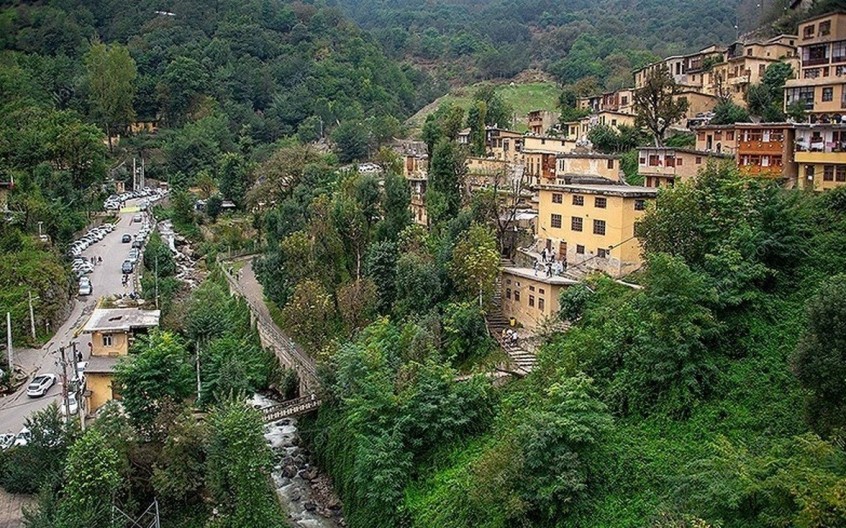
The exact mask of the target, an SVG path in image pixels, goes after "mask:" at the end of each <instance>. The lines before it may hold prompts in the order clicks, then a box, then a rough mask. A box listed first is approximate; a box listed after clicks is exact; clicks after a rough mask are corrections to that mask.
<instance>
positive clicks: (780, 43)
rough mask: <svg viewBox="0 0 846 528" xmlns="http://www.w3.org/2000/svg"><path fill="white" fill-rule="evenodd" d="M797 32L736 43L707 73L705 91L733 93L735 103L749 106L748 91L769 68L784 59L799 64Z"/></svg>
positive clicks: (792, 64)
mask: <svg viewBox="0 0 846 528" xmlns="http://www.w3.org/2000/svg"><path fill="white" fill-rule="evenodd" d="M798 39H799V38H798V37H797V36H796V35H779V36H777V37H774V38H771V39H768V40H765V41H747V42H735V43H734V44H732V45H730V46H729V47H728V49H727V50H726V53H725V56H724V60H723V61H722V62H720V63H718V64H715V65H714V66H713V68H712V69H711V71H709V72H708V74H707V81H706V85H705V91H706V92H707V93H709V94H711V95H721V94H722V95H727V96H730V97H731V99H732V101H733V102H734V103H735V104H738V105H740V106H746V91H747V90H748V88H749V86H750V85H754V84H760V83H761V81H762V80H763V77H764V72H766V71H767V68H768V67H769V66H770V65H772V64H775V63H777V62H780V61H784V62H785V63H787V64H789V65H790V66H791V67H793V71H794V72H795V71H796V70H797V68H798V66H799V59H798V56H797V54H796V42H797V41H798Z"/></svg>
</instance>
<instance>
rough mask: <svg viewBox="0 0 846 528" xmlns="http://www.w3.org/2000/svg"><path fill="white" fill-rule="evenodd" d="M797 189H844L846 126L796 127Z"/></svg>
mask: <svg viewBox="0 0 846 528" xmlns="http://www.w3.org/2000/svg"><path fill="white" fill-rule="evenodd" d="M794 156H795V160H796V164H797V165H798V172H799V182H800V183H799V185H800V186H801V187H802V188H804V189H810V190H815V191H822V190H827V189H833V188H835V187H840V186H843V185H846V125H844V124H840V123H837V124H834V123H830V124H824V123H818V124H802V125H796V142H795V154H794Z"/></svg>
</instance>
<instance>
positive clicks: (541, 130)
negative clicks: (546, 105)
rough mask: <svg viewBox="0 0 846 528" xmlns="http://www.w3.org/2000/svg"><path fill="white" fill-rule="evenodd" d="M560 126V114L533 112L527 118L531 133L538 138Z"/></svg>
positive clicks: (547, 111)
mask: <svg viewBox="0 0 846 528" xmlns="http://www.w3.org/2000/svg"><path fill="white" fill-rule="evenodd" d="M557 124H558V114H556V113H555V112H551V111H549V110H532V111H531V112H529V115H528V117H527V125H528V127H529V132H530V133H531V134H535V135H538V136H541V135H544V134H546V133H547V132H548V131H549V130H550V129H551V128H553V127H554V126H555V125H557Z"/></svg>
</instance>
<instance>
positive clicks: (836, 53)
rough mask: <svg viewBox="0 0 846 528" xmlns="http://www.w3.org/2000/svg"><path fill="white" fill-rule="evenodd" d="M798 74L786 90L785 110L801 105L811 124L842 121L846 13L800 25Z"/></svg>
mask: <svg viewBox="0 0 846 528" xmlns="http://www.w3.org/2000/svg"><path fill="white" fill-rule="evenodd" d="M798 39H799V40H798V44H799V62H800V64H799V75H797V78H795V79H791V80H788V81H787V83H785V87H784V105H785V109H787V108H788V107H790V105H793V104H801V105H802V106H803V107H804V109H805V111H806V112H807V113H808V120H809V121H810V122H811V123H829V122H841V120H842V118H843V115H844V114H846V12H835V13H828V14H826V15H820V16H817V17H814V18H811V19H808V20H806V21H805V22H803V23H801V24H800V25H799V37H798Z"/></svg>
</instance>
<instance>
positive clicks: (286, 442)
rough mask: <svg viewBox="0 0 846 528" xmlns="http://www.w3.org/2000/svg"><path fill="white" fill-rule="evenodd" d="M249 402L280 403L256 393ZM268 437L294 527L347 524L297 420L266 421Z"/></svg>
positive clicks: (326, 527) (258, 405)
mask: <svg viewBox="0 0 846 528" xmlns="http://www.w3.org/2000/svg"><path fill="white" fill-rule="evenodd" d="M249 403H250V404H251V405H252V406H254V407H256V408H259V409H260V408H264V407H269V406H271V405H274V404H276V403H277V402H276V401H274V400H272V399H270V398H267V397H266V396H263V395H260V394H256V395H254V396H253V397H252V399H251V400H250V402H249ZM264 438H265V439H266V440H267V443H268V445H270V449H271V450H272V451H273V470H272V471H271V477H272V478H273V483H274V485H275V487H276V493H277V495H278V496H279V499H280V502H281V503H282V506H283V507H284V509H285V513H286V516H287V518H288V522H289V524H290V525H291V526H293V527H294V528H341V527H345V526H346V523H345V522H344V518H343V514H342V513H341V501H340V500H339V499H338V497H337V495H336V494H335V492H334V490H333V489H332V483H331V481H330V480H329V476H328V475H326V474H325V473H324V472H322V471H320V469H319V468H318V467H317V466H316V465H315V464H314V463H313V459H312V456H311V452H310V451H309V449H308V448H307V447H305V446H303V445H302V440H301V439H300V436H299V433H298V432H297V419H296V418H283V419H281V420H279V421H277V422H273V423H270V424H266V425H265V426H264Z"/></svg>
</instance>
